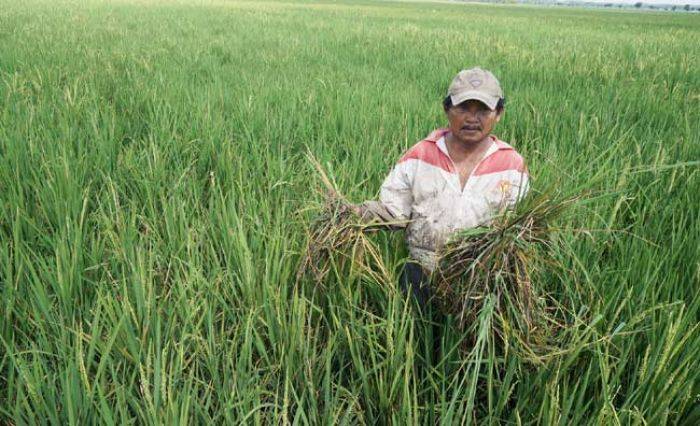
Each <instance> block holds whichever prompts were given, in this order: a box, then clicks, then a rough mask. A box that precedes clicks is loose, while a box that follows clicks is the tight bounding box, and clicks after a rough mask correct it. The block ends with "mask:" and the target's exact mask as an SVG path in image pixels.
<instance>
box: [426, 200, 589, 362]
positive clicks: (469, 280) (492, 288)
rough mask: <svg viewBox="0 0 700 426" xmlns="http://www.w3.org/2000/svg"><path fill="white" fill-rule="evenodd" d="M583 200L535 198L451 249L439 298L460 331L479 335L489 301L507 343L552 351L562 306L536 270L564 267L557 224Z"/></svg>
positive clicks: (532, 351) (445, 255) (456, 240)
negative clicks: (476, 330) (481, 316)
mask: <svg viewBox="0 0 700 426" xmlns="http://www.w3.org/2000/svg"><path fill="white" fill-rule="evenodd" d="M578 198H579V197H571V198H565V199H559V200H553V199H552V198H551V197H550V196H548V195H547V194H541V195H537V196H530V197H529V198H527V199H526V200H523V201H522V202H521V203H519V205H518V208H517V209H516V210H515V211H506V212H503V213H502V214H501V215H499V216H497V217H496V218H494V219H493V221H492V223H491V224H490V226H488V227H481V228H476V229H470V230H465V231H461V232H459V233H457V234H456V235H455V236H454V237H453V238H452V239H451V240H450V241H449V242H448V243H447V244H445V246H444V247H443V248H442V249H441V251H440V253H439V256H440V257H439V259H440V260H439V266H438V269H437V271H436V273H435V275H434V280H435V282H434V289H435V295H436V300H437V304H438V306H439V307H440V308H441V310H442V311H443V312H444V313H446V314H451V315H454V316H455V317H456V319H457V324H458V327H459V329H460V330H462V331H464V332H467V333H469V331H470V330H472V331H473V329H474V328H475V327H476V323H477V319H478V318H479V314H480V312H481V311H482V309H483V308H484V303H485V301H486V300H493V301H494V307H493V309H494V319H495V320H494V321H493V322H492V330H493V332H494V334H495V337H497V338H498V339H499V340H500V341H501V342H503V343H504V344H505V345H508V344H513V343H515V345H514V346H517V349H520V350H521V351H522V352H523V353H524V354H526V355H532V356H534V357H537V356H538V354H542V353H544V352H546V351H547V350H548V349H552V347H551V345H550V342H551V341H552V336H554V335H555V334H556V332H557V329H558V328H560V327H562V323H561V321H559V320H557V318H556V317H555V315H552V313H553V312H556V311H558V310H560V309H561V307H560V306H558V303H559V302H557V300H556V298H552V297H546V295H545V294H544V291H543V289H542V288H540V287H539V286H538V285H537V283H534V282H533V281H532V276H533V271H535V270H536V268H539V267H546V268H557V267H559V266H558V264H557V262H556V261H555V256H553V254H554V253H555V252H556V251H557V250H558V249H559V247H558V244H557V243H556V239H555V238H553V221H554V220H555V219H556V218H557V217H559V216H560V215H561V214H562V213H563V212H564V211H565V210H566V208H567V207H568V206H570V205H571V204H572V203H574V202H576V200H577V199H578ZM468 341H469V339H468V338H467V339H465V342H468Z"/></svg>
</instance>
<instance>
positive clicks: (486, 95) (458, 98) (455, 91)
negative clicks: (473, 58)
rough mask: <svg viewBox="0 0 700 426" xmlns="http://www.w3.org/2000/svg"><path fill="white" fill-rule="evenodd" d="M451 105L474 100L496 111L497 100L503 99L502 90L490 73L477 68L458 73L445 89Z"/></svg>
mask: <svg viewBox="0 0 700 426" xmlns="http://www.w3.org/2000/svg"><path fill="white" fill-rule="evenodd" d="M447 95H448V96H449V97H450V99H451V100H452V105H459V104H461V103H462V102H464V101H468V100H470V99H475V100H477V101H481V102H483V103H484V104H486V106H488V107H489V108H490V109H496V105H497V104H498V100H499V99H501V98H503V90H501V84H500V83H499V82H498V79H497V78H496V77H495V76H494V75H493V74H491V72H490V71H486V70H483V69H481V68H479V67H474V68H470V69H468V70H462V71H460V72H459V73H458V74H457V75H456V76H455V78H454V79H452V83H450V88H449V89H447Z"/></svg>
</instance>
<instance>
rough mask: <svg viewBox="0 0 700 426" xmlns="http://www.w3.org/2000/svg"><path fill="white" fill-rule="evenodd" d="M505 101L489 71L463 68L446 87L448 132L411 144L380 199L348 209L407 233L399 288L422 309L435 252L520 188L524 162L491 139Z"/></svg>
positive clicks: (489, 214)
mask: <svg viewBox="0 0 700 426" xmlns="http://www.w3.org/2000/svg"><path fill="white" fill-rule="evenodd" d="M504 102H505V98H504V97H503V91H502V90H501V85H500V83H499V82H498V80H497V79H496V77H494V75H493V74H491V73H490V72H489V71H486V70H483V69H481V68H478V67H477V68H472V69H468V70H462V71H460V72H459V74H457V76H455V78H454V79H453V80H452V83H451V84H450V87H449V89H448V92H447V97H445V99H444V101H443V108H444V110H445V115H446V117H447V121H448V123H449V127H447V128H443V129H437V130H435V131H433V132H432V133H431V134H430V135H428V136H427V137H426V138H425V139H423V140H422V141H420V142H418V143H417V144H415V145H414V146H413V147H411V148H410V149H409V150H408V151H407V152H406V153H405V154H404V155H403V156H402V157H401V158H400V159H399V161H398V163H397V164H396V165H395V166H394V168H393V169H392V170H391V172H390V173H389V175H388V176H387V177H386V179H385V180H384V183H383V184H382V187H381V191H380V196H379V201H366V202H364V203H362V204H360V205H354V206H353V207H352V208H353V210H354V211H355V212H356V213H358V214H359V215H361V216H362V217H363V218H364V219H365V220H366V221H368V222H371V221H379V222H391V223H393V224H396V223H397V222H398V223H400V222H401V221H403V224H402V225H398V226H396V225H394V227H405V228H406V240H407V243H408V249H409V253H410V259H411V260H410V261H409V262H408V263H407V264H406V265H405V267H404V270H403V273H402V275H401V279H400V283H401V288H402V290H403V291H404V292H405V293H407V292H408V291H409V288H410V291H411V293H412V294H413V295H414V296H415V298H416V299H417V302H418V304H419V305H420V306H421V307H423V306H425V304H426V302H427V301H428V299H429V297H430V289H429V287H428V283H429V276H430V274H431V273H432V272H433V271H434V270H435V268H436V266H437V256H436V251H437V250H439V249H440V247H441V246H442V245H443V244H444V243H445V242H446V241H447V239H448V238H449V237H450V235H451V234H453V233H454V232H455V231H457V230H460V229H466V228H472V227H476V226H479V225H485V224H488V222H489V221H490V219H491V218H492V217H493V216H495V215H496V214H498V213H499V212H500V211H502V209H504V208H506V207H510V206H512V205H513V204H514V203H515V202H516V200H518V199H519V198H520V197H522V196H523V195H524V193H525V192H526V191H527V184H528V174H527V168H526V166H525V162H524V161H523V158H522V157H521V156H520V155H519V154H518V153H517V152H516V151H515V150H514V149H513V147H511V146H510V145H508V144H507V143H505V142H503V141H501V140H499V139H498V138H497V137H495V136H494V135H492V134H491V131H492V130H493V128H494V127H495V125H496V124H497V123H498V122H499V121H500V120H501V118H502V117H503V110H504Z"/></svg>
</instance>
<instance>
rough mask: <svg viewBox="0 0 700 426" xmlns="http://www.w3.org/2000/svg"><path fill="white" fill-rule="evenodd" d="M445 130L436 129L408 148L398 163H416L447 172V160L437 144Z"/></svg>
mask: <svg viewBox="0 0 700 426" xmlns="http://www.w3.org/2000/svg"><path fill="white" fill-rule="evenodd" d="M445 133H447V129H437V130H435V131H433V132H431V133H430V134H429V135H428V136H426V137H425V138H424V139H422V140H420V141H418V142H417V143H416V144H415V145H413V146H412V147H410V148H409V149H408V150H407V151H406V152H405V153H404V154H403V155H402V156H401V158H400V159H399V163H406V162H418V163H424V164H428V165H431V166H435V167H438V168H441V169H445V170H449V159H448V158H447V156H446V155H445V154H444V153H443V152H442V151H441V150H440V148H439V147H438V144H437V142H438V141H439V140H440V138H442V137H443V136H444V135H445Z"/></svg>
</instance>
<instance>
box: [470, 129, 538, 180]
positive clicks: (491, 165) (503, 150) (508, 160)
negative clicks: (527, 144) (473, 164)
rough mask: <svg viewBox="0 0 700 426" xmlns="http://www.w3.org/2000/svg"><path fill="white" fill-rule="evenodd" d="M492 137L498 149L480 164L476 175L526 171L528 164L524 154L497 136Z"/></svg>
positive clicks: (475, 172)
mask: <svg viewBox="0 0 700 426" xmlns="http://www.w3.org/2000/svg"><path fill="white" fill-rule="evenodd" d="M491 137H492V138H493V140H494V143H495V144H496V151H495V152H494V153H493V154H491V155H490V156H489V157H488V158H486V159H484V161H482V162H481V164H479V167H478V168H477V169H476V170H475V171H474V175H477V176H478V175H486V174H491V173H500V172H508V171H517V172H519V173H524V172H525V173H526V172H527V164H526V163H525V159H524V158H523V156H522V155H520V153H518V151H516V150H515V148H513V146H512V145H511V144H509V143H507V142H504V141H502V140H500V139H498V138H497V137H495V136H491Z"/></svg>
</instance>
